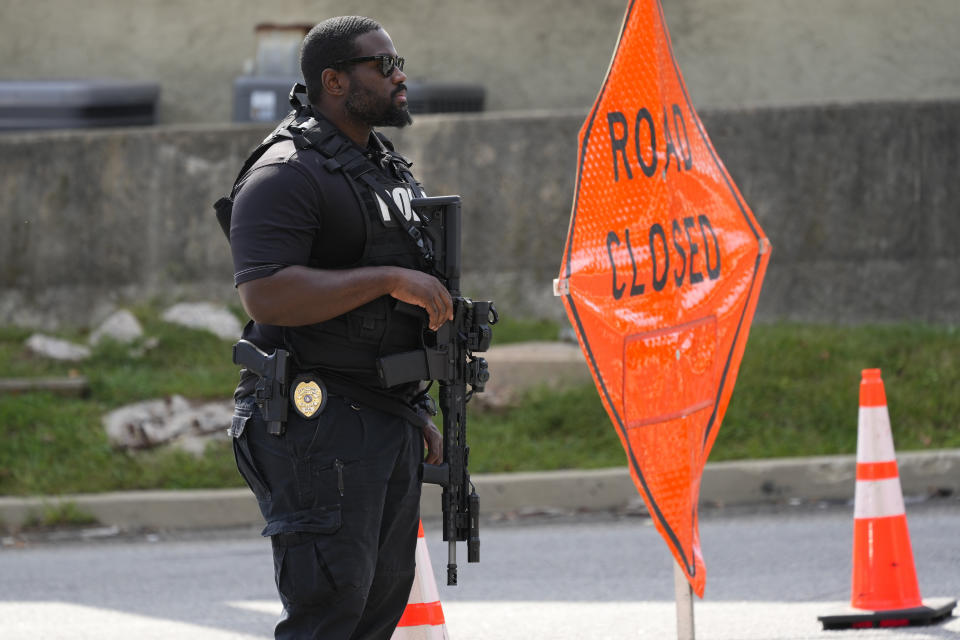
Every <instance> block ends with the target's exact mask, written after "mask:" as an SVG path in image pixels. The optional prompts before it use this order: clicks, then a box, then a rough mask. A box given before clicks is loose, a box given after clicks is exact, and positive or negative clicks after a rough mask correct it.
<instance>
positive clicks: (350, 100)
mask: <svg viewBox="0 0 960 640" xmlns="http://www.w3.org/2000/svg"><path fill="white" fill-rule="evenodd" d="M403 89H406V87H405V86H403V85H400V86H399V87H397V88H396V89H394V91H393V93H392V94H391V95H390V99H389V100H384V101H381V100H380V99H379V98H378V97H377V95H376V94H374V93H373V92H372V91H370V90H369V89H367V88H365V87H357V88H356V89H355V90H353V91H351V92H350V94H349V95H348V96H347V101H346V103H345V105H344V106H345V108H346V110H347V113H349V114H350V115H352V116H353V117H354V118H356V119H357V120H359V121H360V122H362V123H363V124H365V125H367V126H369V127H405V126H407V125H409V124H412V123H413V118H412V117H410V112H409V111H408V110H407V107H406V106H405V105H404V106H398V105H396V104H395V103H394V101H393V98H394V96H396V94H397V93H398V92H399V91H401V90H403Z"/></svg>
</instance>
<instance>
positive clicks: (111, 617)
mask: <svg viewBox="0 0 960 640" xmlns="http://www.w3.org/2000/svg"><path fill="white" fill-rule="evenodd" d="M851 511H852V510H851V509H850V508H849V507H823V508H819V509H817V508H810V507H803V508H795V509H791V508H788V507H784V508H778V509H771V508H767V509H764V510H761V511H749V510H744V509H738V510H729V509H728V510H715V511H703V512H701V526H700V532H701V541H702V548H703V553H704V557H705V559H706V564H707V571H708V578H707V591H706V597H705V599H704V600H703V601H699V600H698V601H697V602H696V604H695V616H696V623H695V625H696V637H697V638H698V639H699V640H707V639H716V640H721V639H722V640H726V639H730V640H752V639H754V638H756V639H763V640H788V639H789V640H800V639H806V638H846V637H850V638H858V639H868V638H885V639H900V638H909V639H911V640H919V639H928V638H929V639H940V638H960V618H952V619H950V620H947V621H946V622H944V623H941V624H940V625H938V626H934V627H918V628H909V629H884V630H875V631H842V632H837V631H831V632H824V631H821V630H820V625H819V623H818V622H817V619H816V617H817V615H822V614H827V613H831V612H834V611H836V610H837V609H839V608H842V607H843V606H845V603H846V601H848V600H849V595H850V582H849V581H850V554H851V538H852V520H851V518H852V514H851ZM908 518H909V525H910V532H911V539H912V542H913V549H914V555H915V558H916V564H917V571H918V575H919V581H920V588H921V591H922V593H923V595H924V597H928V598H929V597H951V598H956V597H957V596H960V541H958V536H957V532H958V531H960V500H957V499H940V500H935V501H931V502H928V503H923V504H911V505H908ZM425 528H426V531H427V539H428V544H429V547H430V556H431V559H432V561H433V568H434V572H435V574H436V575H437V581H438V584H439V585H440V596H441V601H442V603H443V610H444V614H445V615H446V619H447V628H448V631H449V633H450V637H451V638H452V639H453V640H480V639H484V640H488V639H501V638H523V639H525V640H538V639H541V638H542V639H547V638H549V639H551V640H562V639H567V638H569V639H574V638H576V639H581V638H590V639H595V638H597V639H599V638H667V639H671V638H676V631H675V605H674V593H673V569H672V559H671V558H670V557H669V556H668V554H667V551H666V547H665V546H664V544H663V543H662V541H661V540H660V537H659V534H657V532H656V531H655V529H654V528H653V526H651V524H650V521H649V520H648V519H646V518H643V517H637V516H630V517H623V516H621V517H617V516H614V515H611V514H600V515H591V516H576V517H571V516H563V517H555V518H545V517H534V518H521V519H518V520H515V521H501V522H487V523H485V526H484V529H483V530H482V532H481V537H482V540H483V542H482V548H481V563H480V564H466V563H463V564H461V566H460V584H459V586H456V587H447V586H445V585H444V581H445V579H444V578H443V577H442V576H441V573H442V571H443V569H444V565H445V563H446V546H445V544H444V543H443V542H442V541H441V540H439V529H438V525H437V523H435V522H430V521H427V522H425ZM109 533H111V532H109V531H96V530H94V531H88V532H87V533H86V535H87V539H85V540H84V539H82V538H80V537H79V536H78V534H77V533H74V534H72V535H71V536H69V539H67V540H62V539H61V540H59V541H58V540H56V536H54V539H53V540H50V539H47V540H46V541H34V542H28V543H26V544H22V543H19V542H17V541H12V540H9V539H7V540H4V546H2V547H0V638H3V639H7V638H12V639H20V638H31V639H33V638H44V639H59V638H70V639H74V640H76V639H79V640H82V639H86V638H91V639H92V638H96V639H98V640H110V639H113V638H118V639H119V638H143V639H151V638H158V639H159V638H163V639H165V640H167V639H180V638H183V639H186V638H191V639H192V638H203V639H211V640H221V639H224V640H226V639H244V638H268V637H270V631H271V628H272V623H273V621H274V620H275V618H276V615H277V613H278V612H279V605H278V604H277V600H276V597H275V595H274V591H273V576H272V566H271V561H270V554H269V544H268V543H267V542H266V541H265V540H262V539H260V538H259V537H258V536H257V535H256V532H255V531H253V530H230V531H220V532H216V533H213V532H206V533H198V532H191V533H181V534H169V533H153V534H142V533H141V534H129V535H126V534H120V535H113V536H111V535H104V534H109ZM459 555H460V557H461V559H465V555H466V551H465V549H464V548H463V547H462V545H461V548H460V550H459Z"/></svg>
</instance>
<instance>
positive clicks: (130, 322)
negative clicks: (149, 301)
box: [89, 309, 143, 346]
mask: <svg viewBox="0 0 960 640" xmlns="http://www.w3.org/2000/svg"><path fill="white" fill-rule="evenodd" d="M142 335H143V327H141V326H140V322H138V321H137V318H136V317H135V316H134V315H133V314H132V313H130V312H129V311H127V310H126V309H121V310H120V311H117V312H115V313H112V314H111V315H110V317H108V318H107V319H106V320H104V321H103V322H102V323H101V324H100V326H99V327H97V328H96V329H94V331H93V333H91V334H90V340H89V342H90V344H92V345H94V346H96V345H98V344H100V342H101V341H102V340H103V339H104V338H107V339H110V340H115V341H117V342H119V343H121V344H129V343H131V342H133V341H135V340H136V339H138V338H140V337H141V336H142Z"/></svg>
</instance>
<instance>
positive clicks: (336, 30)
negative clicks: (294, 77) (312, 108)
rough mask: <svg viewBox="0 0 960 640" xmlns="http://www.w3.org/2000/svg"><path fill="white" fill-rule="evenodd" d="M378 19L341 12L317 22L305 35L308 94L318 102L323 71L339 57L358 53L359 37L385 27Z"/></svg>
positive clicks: (303, 51) (302, 66)
mask: <svg viewBox="0 0 960 640" xmlns="http://www.w3.org/2000/svg"><path fill="white" fill-rule="evenodd" d="M382 28H383V27H381V26H380V23H378V22H377V21H376V20H373V19H371V18H364V17H363V16H338V17H336V18H328V19H326V20H324V21H323V22H321V23H319V24H317V25H316V26H314V27H313V28H312V29H310V31H309V33H307V35H306V37H305V38H304V39H303V47H302V48H301V50H300V71H301V73H303V82H304V84H306V85H307V98H308V99H309V100H310V102H312V103H314V104H316V103H317V102H319V100H320V95H321V91H322V88H321V85H322V81H321V74H322V73H323V70H324V69H327V68H329V67H332V66H333V63H334V62H337V61H338V60H345V59H347V58H353V57H356V55H357V46H356V44H355V41H356V39H357V36H361V35H363V34H365V33H368V32H370V31H377V30H378V29H382Z"/></svg>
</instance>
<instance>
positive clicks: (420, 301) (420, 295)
mask: <svg viewBox="0 0 960 640" xmlns="http://www.w3.org/2000/svg"><path fill="white" fill-rule="evenodd" d="M390 295H391V296H393V297H394V298H396V299H397V300H400V301H401V302H406V303H408V304H414V305H417V306H418V307H423V308H424V309H425V310H426V312H427V314H428V315H429V316H430V319H429V325H430V330H431V331H436V330H437V329H439V328H440V327H441V326H442V325H443V323H444V322H447V321H448V320H453V299H452V298H451V297H450V292H449V291H447V288H446V287H445V286H443V283H441V282H440V281H439V280H437V279H436V278H435V277H433V276H432V275H430V274H429V273H424V272H422V271H417V270H415V269H402V268H396V269H395V271H394V272H393V279H392V286H391V288H390Z"/></svg>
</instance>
